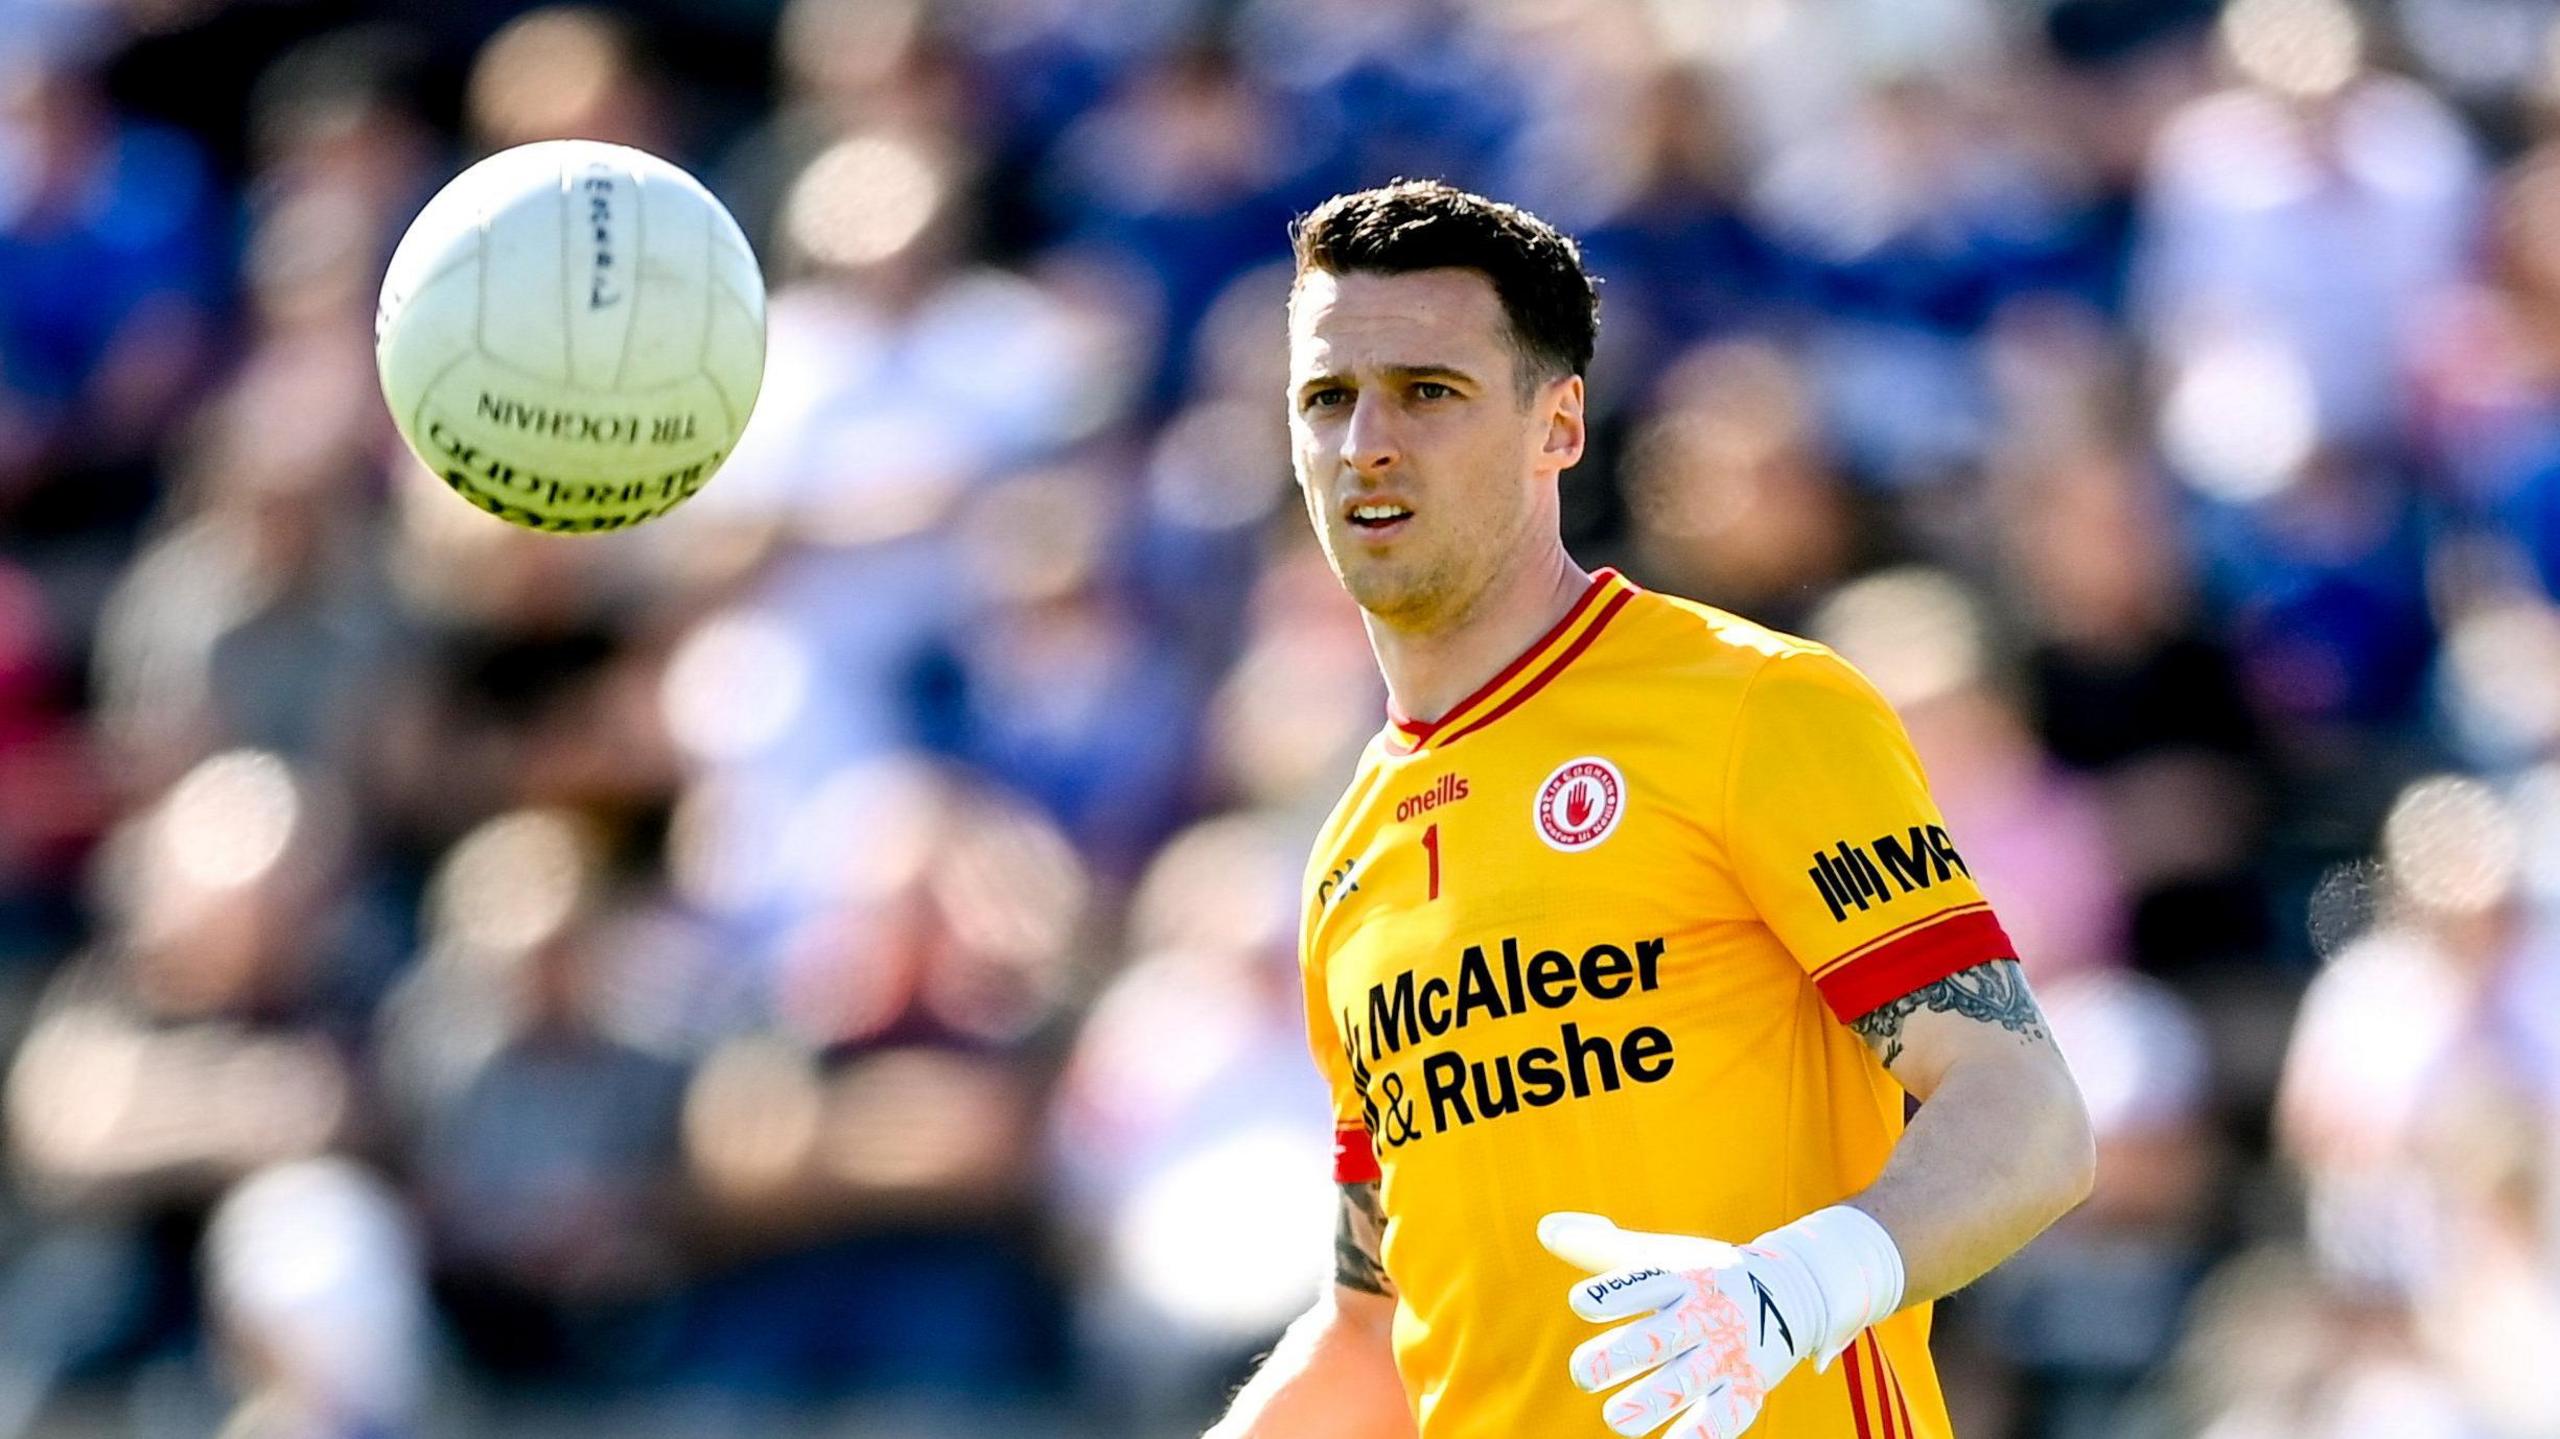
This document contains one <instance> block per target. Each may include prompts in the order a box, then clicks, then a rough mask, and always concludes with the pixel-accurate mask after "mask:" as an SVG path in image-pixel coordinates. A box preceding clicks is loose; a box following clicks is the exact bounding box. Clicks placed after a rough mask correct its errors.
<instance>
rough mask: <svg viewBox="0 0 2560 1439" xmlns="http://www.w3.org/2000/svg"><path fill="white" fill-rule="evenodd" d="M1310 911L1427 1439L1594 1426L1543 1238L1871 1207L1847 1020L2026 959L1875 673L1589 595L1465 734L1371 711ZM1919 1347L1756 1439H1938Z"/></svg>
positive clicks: (1847, 1360) (1928, 1371) (1872, 1110)
mask: <svg viewBox="0 0 2560 1439" xmlns="http://www.w3.org/2000/svg"><path fill="white" fill-rule="evenodd" d="M1305 899H1306V903H1305V910H1304V923H1303V929H1302V934H1303V946H1302V961H1303V968H1304V979H1305V989H1306V1000H1307V1018H1308V1028H1309V1031H1310V1034H1309V1038H1310V1043H1311V1047H1312V1048H1313V1050H1314V1052H1315V1056H1316V1060H1317V1063H1318V1064H1319V1066H1321V1067H1322V1069H1323V1070H1324V1072H1325V1074H1326V1076H1327V1078H1328V1079H1329V1080H1330V1082H1331V1086H1332V1091H1333V1100H1334V1116H1335V1126H1336V1140H1337V1142H1336V1170H1337V1173H1336V1177H1337V1178H1338V1179H1340V1180H1342V1181H1343V1182H1346V1183H1347V1182H1359V1181H1365V1180H1377V1181H1379V1183H1380V1198H1381V1203H1382V1207H1383V1209H1384V1212H1385V1216H1386V1228H1385V1233H1384V1238H1383V1243H1382V1253H1383V1257H1384V1262H1385V1267H1386V1272H1387V1275H1388V1277H1389V1278H1390V1279H1391V1280H1393V1281H1394V1284H1395V1286H1396V1290H1397V1293H1398V1305H1397V1312H1396V1323H1395V1353H1396V1363H1397V1367H1398V1369H1399V1371H1400V1372H1401V1373H1402V1375H1403V1378H1404V1384H1405V1390H1406V1393H1407V1395H1408V1397H1409V1398H1410V1399H1411V1400H1412V1403H1413V1407H1414V1414H1415V1418H1416V1421H1417V1423H1418V1425H1419V1427H1420V1430H1421V1433H1422V1436H1423V1439H1602V1436H1606V1435H1608V1434H1609V1430H1608V1428H1607V1427H1606V1426H1605V1425H1604V1424H1603V1423H1602V1422H1601V1397H1600V1396H1597V1395H1587V1394H1584V1393H1582V1392H1580V1391H1579V1390H1577V1389H1576V1388H1575V1387H1574V1386H1573V1383H1572V1381H1571V1380H1570V1379H1569V1378H1568V1376H1567V1372H1566V1357H1567V1356H1568V1355H1569V1354H1570V1353H1571V1352H1572V1351H1573V1348H1574V1346H1575V1345H1576V1344H1577V1343H1579V1342H1581V1341H1582V1340H1583V1339H1585V1338H1588V1337H1590V1336H1591V1335H1592V1334H1594V1333H1597V1332H1599V1330H1598V1329H1597V1327H1595V1326H1592V1325H1589V1324H1586V1323H1584V1322H1583V1321H1581V1320H1579V1319H1577V1318H1576V1317H1575V1316H1574V1315H1573V1314H1572V1313H1571V1311H1569V1310H1568V1309H1567V1308H1566V1305H1565V1293H1566V1289H1567V1286H1568V1285H1569V1284H1570V1283H1571V1282H1572V1281H1573V1280H1575V1279H1577V1278H1579V1277H1581V1276H1580V1275H1578V1274H1577V1273H1575V1272H1574V1271H1573V1270H1571V1269H1570V1268H1569V1267H1568V1266H1566V1265H1565V1264H1564V1263H1562V1262H1561V1261H1559V1260H1557V1259H1555V1258H1553V1257H1552V1256H1550V1255H1549V1254H1547V1252H1546V1251H1545V1250H1544V1249H1542V1248H1541V1247H1540V1246H1539V1244H1538V1240H1537V1224H1538V1219H1539V1216H1541V1215H1543V1214H1546V1213H1548V1212H1549V1211H1552V1210H1559V1209H1572V1210H1588V1211H1592V1212H1594V1213H1599V1214H1605V1215H1607V1216H1609V1217H1610V1218H1611V1219H1614V1220H1616V1221H1617V1222H1618V1223H1619V1224H1621V1225H1623V1226H1625V1227H1627V1228H1630V1229H1644V1230H1663V1231H1670V1232H1674V1233H1685V1234H1698V1235H1705V1236H1708V1237H1711V1238H1717V1239H1726V1240H1732V1241H1736V1242H1740V1241H1745V1240H1748V1239H1751V1238H1753V1237H1754V1236H1756V1235H1758V1234H1760V1233H1761V1232H1763V1231H1765V1230H1767V1229H1770V1228H1773V1227H1775V1226H1777V1225H1779V1224H1783V1223H1786V1222H1787V1221H1789V1220H1793V1219H1796V1218H1799V1217H1801V1216H1803V1215H1804V1214H1806V1213H1808V1212H1809V1211H1812V1210H1815V1209H1819V1208H1822V1207H1823V1206H1825V1205H1828V1204H1833V1203H1836V1202H1838V1201H1839V1200H1841V1199H1843V1198H1846V1197H1848V1196H1849V1195H1851V1194H1854V1193H1856V1192H1857V1191H1858V1190H1860V1189H1862V1188H1864V1187H1865V1186H1866V1185H1867V1184H1869V1183H1870V1182H1872V1181H1873V1180H1874V1179H1875V1177H1876V1175H1877V1174H1878V1173H1879V1172H1880V1171H1881V1170H1882V1169H1883V1167H1884V1162H1885V1159H1886V1157H1887V1155H1888V1154H1889V1153H1890V1152H1891V1151H1892V1148H1893V1145H1894V1142H1895V1141H1896V1139H1897V1138H1899V1137H1900V1135H1901V1133H1902V1126H1903V1116H1904V1109H1903V1104H1904V1095H1903V1090H1902V1088H1901V1086H1900V1085H1898V1084H1896V1083H1895V1082H1894V1080H1893V1079H1892V1077H1891V1076H1890V1075H1889V1074H1887V1073H1886V1071H1885V1069H1884V1068H1883V1066H1882V1065H1881V1064H1879V1063H1878V1062H1877V1060H1876V1058H1875V1056H1874V1055H1873V1053H1872V1052H1870V1051H1869V1050H1868V1048H1867V1047H1866V1045H1865V1044H1864V1043H1863V1042H1862V1041H1861V1040H1860V1039H1859V1038H1858V1036H1857V1035H1856V1034H1855V1033H1853V1032H1852V1031H1851V1030H1850V1028H1849V1023H1848V1022H1849V1021H1851V1020H1853V1019H1856V1018H1858V1017H1859V1016H1861V1015H1863V1014H1865V1013H1866V1012H1867V1011H1869V1010H1871V1009H1874V1008H1875V1007H1876V1006H1878V1005H1881V1004H1884V1003H1887V1002H1889V1001H1891V1000H1894V999H1897V998H1900V997H1902V996H1903V995H1905V994H1908V993H1910V992H1911V991H1912V990H1914V989H1917V988H1919V987H1921V986H1923V985H1927V984H1930V983H1933V982H1935V981H1937V980H1939V979H1942V978H1945V977H1946V976H1947V975H1949V974H1952V973H1954V972H1955V971H1957V970H1960V969H1964V968H1967V967H1969V966H1971V965H1975V964H1979V963H1982V962H1985V961H1988V960H1993V959H2001V958H2009V957H2013V955H2012V951H2011V948H2010V945H2009V941H2008V938H2007V936H2006V935H2004V934H2003V933H2002V932H2001V929H2000V925H1999V923H1998V921H1997V920H1995V919H1994V918H1993V916H1992V914H1991V911H1990V908H1989V906H1988V905H1986V904H1985V903H1984V901H1983V898H1982V894H1981V891H1980V890H1978V889H1977V888H1976V887H1975V885H1974V882H1973V879H1972V876H1971V875H1970V873H1969V872H1968V871H1967V870H1966V868H1965V863H1964V860H1963V858H1962V857H1961V856H1960V855H1959V854H1958V853H1957V852H1956V849H1955V846H1954V844H1953V843H1952V842H1951V841H1950V840H1949V839H1948V836H1947V832H1946V829H1945V826H1944V824H1943V822H1942V820H1941V819H1940V816H1939V814H1938V811H1937V808H1936V806H1935V805H1934V804H1933V803H1932V802H1931V801H1930V798H1929V792H1928V786H1927V782H1926V780H1925V778H1924V777H1923V775H1922V773H1921V769H1920V764H1919V761H1918V760H1917V759H1916V758H1915V757H1914V755H1913V753H1912V749H1911V744H1910V741H1909V738H1908V737H1907V736H1906V735H1905V733H1904V731H1903V728H1902V725H1901V723H1900V721H1899V720H1897V719H1896V718H1895V716H1894V714H1893V711H1892V709H1891V708H1890V707H1889V706H1887V705H1886V703H1885V702H1884V700H1883V698H1882V697H1881V696H1879V695H1878V694H1877V693H1876V692H1875V690H1874V689H1873V687H1871V686H1870V685H1869V684H1868V683H1867V682H1866V680H1865V679H1864V678H1863V677H1862V676H1860V675H1859V674H1858V673H1857V672H1856V671H1855V670H1854V669H1852V668H1850V666H1849V665H1848V664H1847V663H1845V662H1843V661H1842V660H1840V659H1839V658H1838V657H1837V656H1835V655H1833V654H1832V653H1831V652H1830V651H1828V650H1826V649H1824V648H1822V647H1821V646H1819V645H1815V644H1812V643H1809V642H1807V641H1804V640H1799V639H1795V638H1792V637H1790V636H1787V635H1782V634H1778V633H1776V632H1774V631H1771V630H1767V629H1763V628H1761V627H1759V626H1757V625H1753V624H1750V623H1748V622H1746V621H1743V620H1741V619H1738V618H1736V617H1734V616H1732V615H1729V614H1726V613H1723V612H1722V611H1719V610H1715V609H1712V608H1709V607H1707V606H1705V605H1700V604H1694V603H1691V602H1689V601H1686V600H1679V599H1673V598H1670V597H1668V596H1664V595H1657V594H1653V593H1651V592H1649V591H1646V590H1643V589H1641V588H1639V587H1637V586H1636V585H1635V584H1633V583H1631V582H1630V581H1628V580H1626V579H1625V578H1623V577H1621V576H1619V575H1617V574H1616V573H1614V572H1612V571H1608V570H1602V571H1601V572H1600V573H1599V574H1598V575H1597V576H1596V577H1595V578H1594V580H1593V581H1592V584H1591V587H1590V589H1589V590H1588V591H1587V592H1586V593H1585V594H1583V595H1582V597H1581V598H1580V600H1579V602H1578V603H1576V604H1575V605H1574V607H1573V608H1572V610H1571V612H1569V613H1568V614H1566V616H1565V617H1564V618H1563V620H1561V621H1560V622H1559V623H1558V624H1557V625H1556V626H1555V627H1554V628H1553V629H1552V630H1551V631H1549V632H1548V633H1547V634H1546V635H1545V636H1544V637H1543V638H1541V639H1540V640H1539V641H1538V642H1537V643H1536V644H1535V645H1533V646H1531V647H1530V649H1529V651H1528V652H1527V653H1525V654H1523V655H1522V656H1520V658H1519V659H1518V660H1517V661H1515V662H1514V663H1513V664H1512V665H1510V666H1509V667H1508V668H1506V669H1505V670H1504V671H1503V672H1502V673H1501V674H1500V675H1498V676H1496V677H1495V678H1494V679H1493V680H1492V681H1491V682H1489V683H1488V684H1486V685H1485V686H1484V687H1483V688H1482V689H1480V690H1478V691H1477V692H1476V693H1475V694H1473V695H1470V696H1468V697H1467V698H1466V699H1465V700H1462V701H1460V702H1459V703H1458V704H1457V705H1456V706H1455V707H1454V708H1452V709H1451V710H1449V711H1448V713H1446V714H1444V715H1442V716H1441V717H1440V718H1438V719H1437V720H1435V721H1433V722H1431V723H1429V724H1420V723H1413V722H1409V721H1405V720H1401V719H1397V718H1395V717H1393V716H1390V724H1389V726H1388V727H1387V728H1386V729H1385V730H1383V731H1382V732H1381V733H1380V734H1379V736H1378V738H1377V739H1376V740H1375V741H1373V742H1372V743H1371V745H1370V746H1369V748H1368V750H1367V751H1366V753H1365V754H1364V755H1363V756H1362V758H1361V762H1360V768H1359V772H1358V774H1357V776H1356V777H1355V778H1354V779H1353V780H1352V783H1351V787H1350V789H1349V790H1348V791H1347V792H1346V793H1345V794H1344V795H1343V797H1342V800H1341V802H1340V804H1339V805H1337V806H1336V808H1335V810H1334V812H1333V815H1332V817H1331V818H1330V819H1329V820H1328V821H1327V822H1326V824H1325V827H1324V830H1323V832H1322V834H1321V836H1320V837H1319V838H1318V840H1317V844H1316V849H1315V852H1314V854H1313V856H1312V857H1311V859H1310V862H1309V864H1308V874H1307V885H1306V896H1305ZM1928 1335H1929V1313H1928V1310H1927V1308H1926V1307H1925V1306H1918V1307H1914V1308H1911V1309H1906V1310H1904V1311H1903V1312H1902V1313H1900V1314H1898V1315H1896V1316H1894V1317H1893V1318H1892V1319H1890V1320H1888V1321H1886V1322H1884V1323H1882V1324H1879V1325H1877V1326H1875V1327H1874V1328H1872V1329H1870V1330H1869V1331H1867V1332H1866V1333H1865V1334H1864V1335H1862V1336H1860V1338H1859V1339H1858V1340H1857V1341H1856V1343H1855V1344H1854V1345H1852V1347H1851V1348H1850V1349H1849V1350H1848V1352H1847V1353H1846V1354H1844V1355H1843V1356H1842V1359H1841V1362H1840V1363H1839V1364H1837V1365H1835V1366H1834V1367H1833V1368H1832V1369H1831V1370H1830V1371H1828V1372H1826V1373H1821V1374H1816V1373H1814V1372H1813V1371H1812V1369H1811V1368H1810V1367H1809V1366H1808V1367H1806V1368H1803V1369H1800V1370H1798V1371H1797V1372H1796V1373H1794V1374H1791V1375H1790V1376H1789V1377H1788V1378H1787V1380H1786V1381H1785V1382H1784V1383H1782V1384H1780V1385H1779V1386H1778V1387H1777V1388H1776V1389H1775V1390H1774V1391H1772V1393H1771V1394H1770V1397H1769V1401H1768V1405H1767V1408H1766V1409H1765V1410H1764V1411H1763V1412H1762V1415H1761V1418H1760V1421H1759V1423H1758V1425H1757V1426H1755V1428H1754V1429H1753V1431H1752V1432H1753V1435H1754V1436H1755V1439H1814V1436H1822V1439H1834V1436H1839V1439H1849V1436H1854V1439H1945V1436H1947V1435H1948V1434H1949V1433H1950V1430H1949V1426H1948V1422H1947V1415H1946V1408H1945V1404H1944V1401H1943V1400H1942V1398H1941V1396H1940V1393H1939V1389H1938V1381H1937V1376H1936V1374H1935V1372H1934V1370H1933V1369H1932V1368H1931V1365H1930V1362H1929V1352H1928Z"/></svg>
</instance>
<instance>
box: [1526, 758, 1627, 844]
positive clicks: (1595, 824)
mask: <svg viewBox="0 0 2560 1439" xmlns="http://www.w3.org/2000/svg"><path fill="white" fill-rule="evenodd" d="M1626 796H1627V782H1626V777H1625V776H1623V775H1621V774H1619V773H1618V767H1617V766H1616V765H1613V764H1611V763H1609V762H1608V761H1607V760H1605V759H1602V758H1600V757H1599V756H1598V755H1585V756H1583V757H1582V758H1581V759H1569V760H1566V761H1565V762H1564V763H1563V764H1560V765H1558V766H1556V772H1555V773H1553V774H1551V775H1548V776H1547V782H1546V783H1545V784H1542V785H1540V786H1538V799H1537V805H1536V808H1535V810H1534V812H1533V815H1532V817H1533V818H1534V819H1535V820H1536V821H1537V825H1538V837H1539V838H1540V839H1543V840H1545V841H1546V842H1547V847H1548V848H1550V849H1554V850H1559V851H1561V852H1563V853H1565V854H1575V853H1578V852H1580V851H1582V850H1586V849H1589V848H1591V847H1592V846H1593V845H1595V844H1598V843H1599V842H1600V841H1602V840H1604V839H1607V838H1608V837H1609V832H1610V831H1611V830H1614V829H1616V828H1617V827H1618V819H1619V817H1620V816H1621V815H1623V814H1625V813H1626V809H1627V798H1626Z"/></svg>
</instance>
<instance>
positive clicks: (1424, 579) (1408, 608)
mask: <svg viewBox="0 0 2560 1439" xmlns="http://www.w3.org/2000/svg"><path fill="white" fill-rule="evenodd" d="M1334 573H1335V575H1336V576H1337V577H1338V578H1339V579H1340V580H1341V581H1342V588H1343V590H1344V591H1345V592H1346V593H1348V594H1349V595H1350V596H1351V599H1352V602H1353V603H1355V604H1357V605H1359V606H1360V608H1361V609H1363V610H1366V611H1368V612H1369V614H1371V615H1373V616H1375V617H1376V618H1377V619H1379V620H1381V621H1384V622H1385V623H1387V624H1390V625H1394V626H1396V627H1397V628H1399V629H1411V628H1417V627H1421V626H1426V625H1428V624H1430V623H1431V621H1432V619H1433V617H1434V616H1436V615H1437V614H1438V613H1439V612H1440V610H1441V608H1442V607H1443V603H1444V601H1445V600H1446V598H1447V596H1446V595H1445V594H1444V593H1443V591H1444V590H1445V589H1446V588H1447V587H1446V586H1445V585H1443V584H1441V583H1440V582H1439V581H1438V579H1437V577H1435V576H1431V575H1423V574H1416V573H1414V572H1413V571H1412V570H1410V569H1409V568H1407V567H1405V566H1402V565H1375V564H1360V563H1357V562H1355V563H1352V564H1349V565H1343V566H1339V567H1337V568H1336V569H1335V571H1334Z"/></svg>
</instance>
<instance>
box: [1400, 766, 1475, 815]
mask: <svg viewBox="0 0 2560 1439" xmlns="http://www.w3.org/2000/svg"><path fill="white" fill-rule="evenodd" d="M1466 797H1467V777H1466V776H1465V775H1462V774H1444V775H1442V776H1440V782H1439V783H1438V784H1435V785H1433V786H1432V787H1431V788H1429V789H1426V790H1424V791H1423V792H1422V793H1420V794H1409V795H1406V796H1405V797H1404V798H1402V799H1400V800H1397V801H1396V818H1397V819H1400V820H1405V819H1411V818H1413V817H1414V816H1415V815H1418V814H1428V813H1429V812H1431V811H1432V810H1435V809H1438V808H1439V807H1440V806H1442V805H1444V804H1456V803H1457V802H1458V801H1460V800H1462V799H1465V798H1466Z"/></svg>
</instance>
